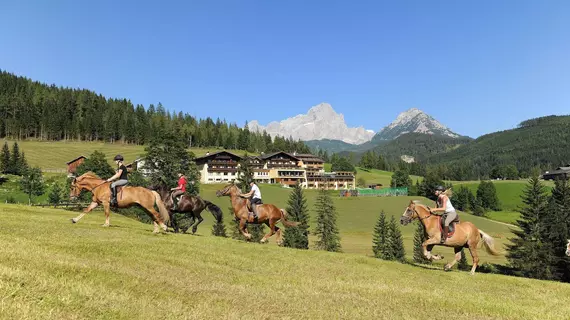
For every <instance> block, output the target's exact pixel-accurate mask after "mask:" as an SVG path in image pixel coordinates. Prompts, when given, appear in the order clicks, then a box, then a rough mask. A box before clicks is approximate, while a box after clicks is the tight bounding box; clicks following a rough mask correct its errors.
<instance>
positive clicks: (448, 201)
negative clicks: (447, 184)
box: [445, 197, 455, 213]
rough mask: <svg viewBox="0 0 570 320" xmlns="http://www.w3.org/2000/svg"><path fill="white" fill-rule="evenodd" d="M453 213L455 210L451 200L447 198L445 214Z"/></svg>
mask: <svg viewBox="0 0 570 320" xmlns="http://www.w3.org/2000/svg"><path fill="white" fill-rule="evenodd" d="M452 211H455V208H454V207H453V205H451V200H449V197H447V200H446V204H445V213H450V212H452Z"/></svg>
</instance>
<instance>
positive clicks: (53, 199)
mask: <svg viewBox="0 0 570 320" xmlns="http://www.w3.org/2000/svg"><path fill="white" fill-rule="evenodd" d="M62 193H63V187H62V186H61V185H60V184H59V183H58V182H56V183H54V185H53V187H52V188H51V191H50V192H49V194H48V202H49V204H53V206H54V207H55V206H57V205H58V204H59V203H60V202H61V200H62Z"/></svg>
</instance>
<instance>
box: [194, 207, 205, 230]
mask: <svg viewBox="0 0 570 320" xmlns="http://www.w3.org/2000/svg"><path fill="white" fill-rule="evenodd" d="M194 217H196V218H197V221H196V224H195V225H193V226H192V234H194V233H196V231H197V230H198V225H199V224H200V223H202V221H204V218H202V214H201V212H196V213H194Z"/></svg>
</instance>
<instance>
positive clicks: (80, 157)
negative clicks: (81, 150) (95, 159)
mask: <svg viewBox="0 0 570 320" xmlns="http://www.w3.org/2000/svg"><path fill="white" fill-rule="evenodd" d="M79 159H87V157H85V156H79V157H77V158H75V159H73V160H71V161H69V162H66V163H65V164H67V165H69V164H72V163H74V162H75V161H77V160H79Z"/></svg>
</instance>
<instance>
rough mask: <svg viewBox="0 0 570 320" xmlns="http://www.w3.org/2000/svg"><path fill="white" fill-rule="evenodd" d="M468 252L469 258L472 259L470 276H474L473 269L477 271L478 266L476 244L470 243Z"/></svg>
mask: <svg viewBox="0 0 570 320" xmlns="http://www.w3.org/2000/svg"><path fill="white" fill-rule="evenodd" d="M469 252H470V253H471V257H472V258H473V267H472V268H471V275H474V274H475V269H477V265H478V264H479V254H478V253H477V244H475V243H470V244H469Z"/></svg>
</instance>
